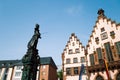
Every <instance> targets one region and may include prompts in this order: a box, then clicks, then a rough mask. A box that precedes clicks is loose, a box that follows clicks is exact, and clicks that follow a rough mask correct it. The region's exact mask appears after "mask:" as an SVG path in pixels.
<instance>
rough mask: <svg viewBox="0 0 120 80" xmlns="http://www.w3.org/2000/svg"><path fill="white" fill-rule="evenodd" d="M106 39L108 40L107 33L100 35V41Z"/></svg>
mask: <svg viewBox="0 0 120 80" xmlns="http://www.w3.org/2000/svg"><path fill="white" fill-rule="evenodd" d="M107 38H108V36H107V32H104V33H102V34H101V39H102V40H105V39H107Z"/></svg>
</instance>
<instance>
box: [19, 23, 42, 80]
mask: <svg viewBox="0 0 120 80" xmlns="http://www.w3.org/2000/svg"><path fill="white" fill-rule="evenodd" d="M39 38H41V37H40V33H39V25H38V24H36V27H35V30H34V35H33V36H32V38H31V40H30V41H29V42H28V45H27V47H28V50H27V53H26V54H25V55H24V56H23V58H22V63H23V73H22V79H21V80H36V74H37V67H38V65H39V64H40V57H39V55H38V50H37V43H38V39H39Z"/></svg>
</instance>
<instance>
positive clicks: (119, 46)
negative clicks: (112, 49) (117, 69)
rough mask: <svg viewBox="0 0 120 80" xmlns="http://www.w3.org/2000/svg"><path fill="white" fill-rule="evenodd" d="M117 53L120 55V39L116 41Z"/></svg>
mask: <svg viewBox="0 0 120 80" xmlns="http://www.w3.org/2000/svg"><path fill="white" fill-rule="evenodd" d="M115 46H116V49H117V53H118V54H119V55H120V41H119V42H116V43H115Z"/></svg>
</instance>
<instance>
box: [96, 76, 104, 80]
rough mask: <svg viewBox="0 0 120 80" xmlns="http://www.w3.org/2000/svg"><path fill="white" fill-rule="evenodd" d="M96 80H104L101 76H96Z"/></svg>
mask: <svg viewBox="0 0 120 80" xmlns="http://www.w3.org/2000/svg"><path fill="white" fill-rule="evenodd" d="M96 80H104V79H103V77H102V76H100V75H98V76H97V77H96Z"/></svg>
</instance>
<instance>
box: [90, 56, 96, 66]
mask: <svg viewBox="0 0 120 80" xmlns="http://www.w3.org/2000/svg"><path fill="white" fill-rule="evenodd" d="M90 63H91V66H93V65H94V64H95V63H94V55H93V54H90Z"/></svg>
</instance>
